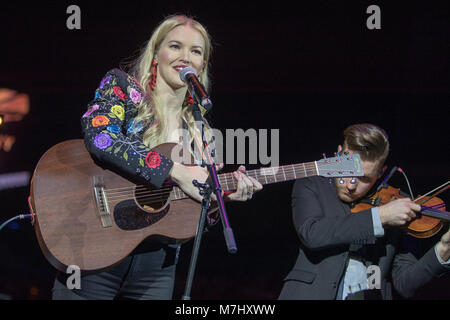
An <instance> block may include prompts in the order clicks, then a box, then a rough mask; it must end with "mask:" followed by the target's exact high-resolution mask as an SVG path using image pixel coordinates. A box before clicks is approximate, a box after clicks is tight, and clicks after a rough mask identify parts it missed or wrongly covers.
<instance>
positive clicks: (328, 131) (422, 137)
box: [0, 1, 450, 299]
mask: <svg viewBox="0 0 450 320" xmlns="http://www.w3.org/2000/svg"><path fill="white" fill-rule="evenodd" d="M71 4H77V5H78V6H80V8H81V30H68V29H67V28H66V20H67V18H68V17H69V14H67V13H66V9H67V7H68V6H69V5H71ZM371 4H377V5H379V6H380V8H381V27H382V28H381V30H368V29H367V27H366V19H367V18H368V17H369V14H367V13H366V9H367V7H368V6H369V5H371ZM173 13H184V14H188V15H193V16H194V17H195V18H196V19H197V20H198V21H200V22H201V23H202V24H203V25H205V26H206V27H207V28H208V31H209V32H210V34H211V36H212V38H213V42H214V52H213V56H212V61H211V64H212V68H211V75H212V80H213V87H212V90H211V92H210V93H211V96H212V99H213V101H214V109H213V111H212V112H211V114H210V119H212V124H213V126H214V127H215V128H218V129H221V130H223V132H225V131H224V130H225V129H226V128H231V129H237V128H242V129H244V130H247V129H249V128H254V129H263V128H267V129H279V130H280V163H281V164H291V163H299V162H307V161H313V160H317V159H319V158H321V157H322V154H323V153H326V154H327V155H328V156H332V155H333V152H334V151H336V147H337V145H338V144H339V143H340V142H341V140H342V131H343V129H344V128H345V127H347V126H348V125H350V124H353V123H361V122H371V123H375V124H377V125H379V126H381V127H382V128H384V129H385V130H386V131H387V132H388V134H389V136H390V141H391V154H390V157H389V159H388V165H389V168H391V167H392V166H394V165H397V166H400V167H401V168H403V169H404V170H405V172H406V173H407V175H408V178H409V181H410V182H411V186H412V188H413V192H414V194H415V195H417V194H423V193H425V192H428V191H429V190H431V189H433V188H434V187H436V186H438V185H440V184H442V183H444V182H446V181H447V180H449V177H450V169H449V155H450V153H449V142H448V137H449V135H448V133H447V130H448V115H449V111H448V101H449V94H450V90H449V85H450V76H449V51H450V50H449V43H450V42H449V41H450V35H449V31H450V19H449V17H450V10H449V8H448V6H447V5H445V2H425V1H423V2H410V1H408V2H406V1H405V2H404V1H395V3H394V1H390V2H380V1H370V2H369V1H346V2H344V1H309V2H297V3H296V4H290V2H286V3H284V2H281V1H275V2H274V3H273V2H272V3H271V4H268V3H266V2H250V3H248V2H244V1H241V2H237V3H230V2H224V3H222V4H220V3H219V2H212V1H210V2H206V1H197V2H171V1H159V2H156V1H142V2H137V1H136V2H132V1H123V2H101V1H98V2H97V1H96V2H95V3H94V2H89V3H88V2H80V1H76V2H65V1H47V2H45V1H40V2H36V3H35V4H34V5H31V4H28V3H23V4H19V2H8V3H7V4H2V8H1V13H0V15H1V16H0V21H1V22H0V23H1V31H2V32H1V38H2V39H1V42H2V44H1V50H0V55H1V60H0V61H1V62H0V63H1V68H0V87H7V88H11V89H15V90H17V91H19V92H23V93H28V94H29V95H30V101H31V104H30V108H31V110H30V114H29V115H27V116H26V117H25V118H24V120H23V121H21V122H19V123H8V124H7V125H5V126H3V127H2V128H0V133H8V134H14V135H15V136H16V138H17V140H16V143H15V145H14V146H13V149H12V150H11V152H9V153H5V152H3V151H0V173H8V172H16V171H22V170H26V171H29V172H32V171H33V170H34V167H35V166H36V164H37V162H38V160H39V158H40V157H41V156H42V154H43V153H44V152H45V151H46V150H47V149H49V148H50V147H51V146H53V145H55V144H57V143H59V142H61V141H64V140H67V139H72V138H80V137H81V131H80V122H79V119H80V117H81V115H82V114H83V113H84V112H85V111H86V105H87V103H88V102H89V101H90V100H91V99H92V98H93V95H94V91H95V89H96V88H97V87H98V84H99V81H100V80H101V78H102V77H103V75H104V74H105V73H106V71H107V70H109V69H111V68H114V67H117V66H119V65H120V64H121V63H123V62H124V61H126V59H128V58H130V57H133V56H135V54H136V52H137V50H138V49H139V48H140V47H141V46H143V45H144V43H145V42H146V41H147V40H148V38H149V37H150V35H151V32H152V30H153V29H154V28H155V27H156V25H157V24H158V23H159V22H160V21H161V20H162V19H163V18H164V17H165V16H167V15H169V14H173ZM257 167H258V166H256V165H248V166H247V168H248V169H252V168H257ZM236 168H237V164H236V165H227V166H226V167H225V169H224V172H229V171H232V170H235V169H236ZM390 183H391V184H392V185H393V186H395V187H399V188H402V190H404V191H407V185H406V182H405V179H404V178H403V176H402V175H401V174H399V173H398V174H396V175H394V176H393V178H392V179H391V180H390ZM291 188H292V182H285V183H280V184H275V185H268V186H266V187H265V189H264V190H263V191H262V192H260V193H258V194H256V195H255V196H254V199H253V200H252V201H251V202H247V203H231V204H229V205H228V215H229V218H230V222H231V226H232V228H233V230H234V233H235V238H236V241H237V245H238V252H237V253H236V254H234V255H231V254H228V253H227V251H226V247H225V243H224V238H223V234H222V227H221V225H220V224H219V225H218V226H216V227H214V228H213V229H212V230H210V232H208V233H207V234H206V235H205V237H204V240H203V242H202V245H201V250H200V256H199V261H198V265H197V271H196V278H195V282H194V286H193V288H192V292H191V297H192V298H193V299H275V298H277V297H278V294H279V292H280V289H281V286H282V280H283V278H284V277H285V276H286V275H287V273H288V272H289V270H290V269H291V268H292V266H293V263H294V261H295V258H296V255H297V250H298V240H297V235H296V233H295V231H294V229H293V227H292V223H291V212H290V199H291V194H290V193H291ZM28 194H29V189H28V188H16V189H11V190H6V191H0V199H1V201H0V221H5V220H6V219H8V218H10V217H13V216H15V215H17V214H19V213H23V212H28V206H27V203H26V200H27V197H28ZM441 198H442V199H443V200H444V201H446V202H448V201H449V200H450V193H449V192H447V193H444V194H442V197H441ZM13 226H15V228H6V229H3V230H2V231H1V232H0V293H3V294H6V295H8V296H10V297H11V298H13V299H49V298H50V296H51V291H50V290H51V286H52V284H53V276H54V273H55V270H54V269H53V268H52V267H51V266H50V264H49V263H48V262H47V261H46V260H45V258H44V256H43V255H42V253H41V250H40V248H39V245H38V243H37V241H36V237H35V234H34V229H33V227H32V226H31V225H30V224H29V223H27V222H20V223H19V224H15V225H13ZM438 239H439V235H438V236H436V237H434V238H433V239H431V240H429V241H420V242H417V241H411V240H408V241H407V244H408V245H410V246H411V247H412V248H413V249H414V250H415V252H417V254H418V255H420V254H421V252H423V250H426V249H427V248H429V247H430V246H431V245H432V243H434V242H436V241H437V240H438ZM191 248H192V241H191V242H190V243H188V244H186V245H185V246H184V247H183V249H182V253H181V256H180V261H179V266H178V271H177V279H176V285H175V293H174V298H175V299H180V297H181V295H182V294H183V291H184V286H185V280H186V275H187V270H188V266H189V259H190V253H191ZM448 285H449V279H448V278H443V279H440V280H439V281H438V282H436V283H434V284H431V285H429V286H427V287H426V288H424V290H423V292H421V293H419V294H418V296H417V297H416V298H423V299H448V298H450V293H449V290H448Z"/></svg>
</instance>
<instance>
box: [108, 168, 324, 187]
mask: <svg viewBox="0 0 450 320" xmlns="http://www.w3.org/2000/svg"><path fill="white" fill-rule="evenodd" d="M294 166H297V165H294ZM300 166H302V167H303V165H298V166H297V167H300ZM286 167H291V168H290V169H288V170H289V171H287V170H284V172H285V174H287V175H290V174H294V177H295V176H296V174H295V171H296V170H295V167H293V166H292V165H289V166H286ZM263 169H264V168H263ZM269 169H272V168H267V170H264V171H265V172H268V171H274V169H277V167H276V168H274V169H273V170H269ZM313 169H314V171H315V169H316V168H315V166H314V165H310V166H309V167H307V168H306V169H305V170H306V171H313ZM259 170H262V169H259ZM302 170H303V169H302ZM256 171H257V170H250V171H248V172H247V175H249V176H252V174H255V176H257V174H256V173H255V172H256ZM222 175H223V176H222ZM278 175H281V174H280V173H277V174H275V175H272V176H275V177H276V176H278ZM267 176H268V174H266V175H260V176H259V177H258V178H257V179H258V180H260V179H261V180H262V178H263V177H267ZM221 177H224V178H225V179H221ZM229 178H231V179H229ZM219 180H221V184H223V183H225V184H227V183H228V182H234V181H236V179H235V178H234V176H233V175H232V173H225V174H221V175H220V177H219ZM223 180H225V181H223ZM264 180H265V179H264ZM222 181H223V183H222ZM260 182H263V181H260ZM136 187H137V188H143V189H147V188H146V187H145V186H143V185H138V186H136ZM136 187H122V188H112V189H108V192H110V193H111V194H112V193H113V192H115V191H118V192H121V191H127V190H134V189H136Z"/></svg>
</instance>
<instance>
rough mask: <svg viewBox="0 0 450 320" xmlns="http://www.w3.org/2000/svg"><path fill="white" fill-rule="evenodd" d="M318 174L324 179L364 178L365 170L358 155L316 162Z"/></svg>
mask: <svg viewBox="0 0 450 320" xmlns="http://www.w3.org/2000/svg"><path fill="white" fill-rule="evenodd" d="M316 163H317V169H318V172H317V174H318V175H319V176H322V177H329V178H336V177H362V176H363V175H364V170H363V168H362V165H361V157H360V156H359V154H357V153H353V154H349V155H344V156H340V157H333V158H325V159H322V160H318V161H316Z"/></svg>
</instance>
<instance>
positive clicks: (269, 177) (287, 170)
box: [219, 162, 318, 191]
mask: <svg viewBox="0 0 450 320" xmlns="http://www.w3.org/2000/svg"><path fill="white" fill-rule="evenodd" d="M246 174H247V175H248V176H249V177H252V178H254V179H255V180H257V181H258V182H259V183H261V184H262V185H266V184H271V183H277V182H284V181H290V180H295V179H299V178H306V177H312V176H317V175H318V168H317V165H316V162H306V163H300V164H290V165H285V166H280V167H269V168H260V169H256V170H248V171H247V172H246ZM219 183H220V185H221V186H222V189H223V190H224V191H232V190H236V189H237V181H236V179H235V177H234V175H233V173H224V174H220V175H219Z"/></svg>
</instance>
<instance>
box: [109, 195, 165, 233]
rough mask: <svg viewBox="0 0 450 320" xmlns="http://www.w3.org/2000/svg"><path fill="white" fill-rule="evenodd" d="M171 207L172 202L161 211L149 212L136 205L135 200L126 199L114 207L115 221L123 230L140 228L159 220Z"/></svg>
mask: <svg viewBox="0 0 450 320" xmlns="http://www.w3.org/2000/svg"><path fill="white" fill-rule="evenodd" d="M169 209H170V204H168V205H167V206H165V207H164V208H163V209H162V210H161V211H159V212H147V211H144V210H142V209H141V208H140V207H139V206H138V205H136V202H135V201H134V200H125V201H122V202H119V203H118V204H117V205H116V206H115V207H114V221H115V222H116V224H117V226H118V227H119V228H121V229H123V230H139V229H143V228H146V227H148V226H150V225H152V224H154V223H156V222H158V221H159V220H160V219H162V218H163V217H164V216H165V215H166V214H167V213H168V212H169Z"/></svg>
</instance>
